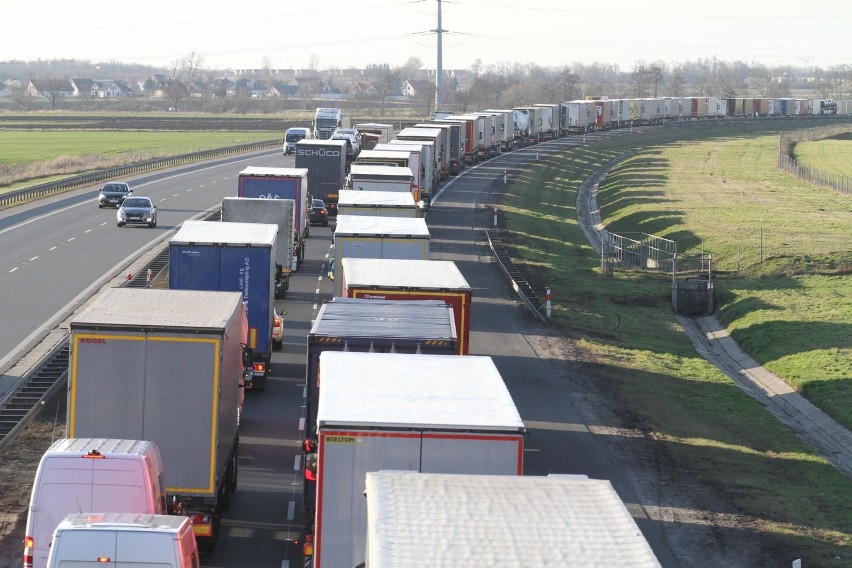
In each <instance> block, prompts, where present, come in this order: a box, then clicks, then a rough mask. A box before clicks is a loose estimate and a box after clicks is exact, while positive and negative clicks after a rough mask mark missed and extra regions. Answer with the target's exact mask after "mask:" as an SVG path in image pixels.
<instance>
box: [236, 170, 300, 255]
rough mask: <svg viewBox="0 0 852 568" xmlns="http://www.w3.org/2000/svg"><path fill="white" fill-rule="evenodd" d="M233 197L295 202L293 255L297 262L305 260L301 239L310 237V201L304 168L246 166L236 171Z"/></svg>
mask: <svg viewBox="0 0 852 568" xmlns="http://www.w3.org/2000/svg"><path fill="white" fill-rule="evenodd" d="M238 178H239V182H238V190H237V197H256V198H259V199H292V200H293V201H295V202H296V211H295V213H296V215H295V217H296V218H295V222H296V228H295V231H293V252H294V254H295V255H296V259H297V260H298V263H299V264H301V263H302V261H303V260H305V239H307V238H308V237H309V236H310V234H311V224H310V211H311V199H310V195H309V194H308V189H309V188H308V169H307V168H263V167H254V166H252V167H247V168H245V169H244V170H243V171H241V172H240V174H239V176H238Z"/></svg>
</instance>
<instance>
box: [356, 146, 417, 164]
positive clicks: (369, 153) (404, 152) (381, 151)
mask: <svg viewBox="0 0 852 568" xmlns="http://www.w3.org/2000/svg"><path fill="white" fill-rule="evenodd" d="M379 146H381V148H379ZM385 146H387V144H376V147H375V148H373V149H372V150H361V153H360V154H358V158H357V159H356V160H355V164H352V165H356V164H364V162H359V161H358V160H361V159H364V158H394V159H396V160H399V159H400V158H403V159H406V160H407V159H408V158H409V157H410V156H411V150H409V149H408V148H400V147H399V145H397V146H396V148H395V149H393V150H391V149H388V148H386V147H385ZM376 148H378V149H376Z"/></svg>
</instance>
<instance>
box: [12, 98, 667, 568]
mask: <svg viewBox="0 0 852 568" xmlns="http://www.w3.org/2000/svg"><path fill="white" fill-rule="evenodd" d="M320 110H323V109H317V111H318V112H317V120H316V122H315V125H314V126H315V127H316V126H317V125H320V124H321V122H320V115H321V114H322V115H323V117H325V115H328V114H329V113H328V112H323V113H320V112H319V111H320ZM327 110H329V109H325V111H327ZM547 110H552V109H547ZM527 111H529V112H527ZM537 112H543V113H544V116H546V115H547V111H536V110H531V109H527V108H520V109H512V110H506V111H502V110H495V111H486V112H481V113H471V114H467V115H451V114H447V115H446V116H440V117H433V119H432V120H431V121H430V122H423V123H417V124H415V125H414V126H412V127H410V128H405V129H403V130H401V131H400V132H398V133H393V132H392V130H390V129H388V128H386V127H388V125H382V124H375V123H364V124H361V125H358V126H362V127H363V128H364V129H365V132H366V131H367V130H368V129H369V134H370V137H371V138H370V139H371V141H372V140H375V145H374V146H373V149H372V150H364V151H362V152H360V154H359V156H358V157H357V158H355V159H354V160H353V161H352V162H351V164H347V162H348V160H347V157H346V142H345V141H342V140H340V141H339V140H334V131H333V130H332V132H331V133H330V134H329V135H328V136H323V135H318V134H319V132H317V133H311V134H306V135H305V136H304V137H303V138H301V139H299V140H297V141H295V142H294V143H293V144H292V152H293V153H294V154H295V159H296V167H295V168H255V167H248V168H245V169H244V170H243V171H242V172H240V174H239V176H238V182H237V190H236V192H235V193H236V195H235V196H233V197H228V198H225V199H223V201H222V205H221V211H222V221H221V222H215V221H186V222H185V223H184V224H183V226H182V227H181V228H180V230H178V232H177V233H176V234H175V235H174V236H173V237H172V239H171V240H170V242H169V280H168V282H169V289H168V290H138V289H124V288H116V289H113V290H110V291H108V292H107V293H105V294H103V295H102V296H101V297H100V298H98V300H97V301H96V302H94V303H93V304H92V305H91V306H90V307H89V308H87V309H86V310H85V311H84V312H82V313H81V314H80V315H79V316H78V317H77V318H76V319H75V320H74V321H73V322H72V323H71V332H72V350H71V361H70V364H69V368H70V370H71V372H70V374H69V381H68V418H67V433H68V436H69V438H68V439H67V440H63V441H61V443H60V442H58V443H57V444H54V446H52V447H51V449H50V450H49V451H48V452H47V453H46V454H45V456H44V458H43V459H42V464H41V465H40V467H39V473H38V474H37V478H36V483H35V485H34V488H33V495H32V497H31V505H30V510H29V511H30V513H29V519H28V524H27V540H26V543H25V544H26V547H25V553H24V554H25V556H24V566H25V567H28V568H32V567H35V568H43V567H44V566H46V565H47V562H49V561H50V554H51V553H50V550H51V542H53V543H54V548H53V550H54V551H56V550H60V549H62V550H68V549H69V547H68V545H67V543H69V542H73V541H74V539H76V538H78V537H77V536H75V533H74V531H75V530H80V527H81V525H85V526H86V527H88V528H90V529H92V530H94V529H95V528H96V527H95V525H98V527H97V528H98V529H99V530H105V527H103V526H101V525H102V523H100V521H101V520H102V519H111V518H112V517H110V516H109V515H120V514H125V513H134V514H137V515H147V516H148V517H145V518H146V519H148V520H147V521H145V523H142V525H141V526H139V527H134V530H135V531H137V532H139V533H146V532H150V531H155V530H160V531H161V532H166V533H168V532H169V531H171V532H170V533H169V534H173V535H178V536H174V537H171V538H172V542H175V543H177V544H176V545H175V549H174V553H171V552H169V553H168V554H169V555H171V556H174V558H175V559H176V560H175V566H179V565H180V566H182V565H184V564H181V562H183V560H181V558H184V557H185V558H189V559H191V558H192V556H193V554H195V552H193V547H191V546H189V545H187V546H183V545H181V544H180V543H181V542H183V541H182V540H181V539H182V538H183V537H180V536H179V535H181V534H186V527H187V526H191V533H192V534H193V535H194V537H193V546H194V543H195V541H196V540H197V542H198V543H199V545H200V547H201V549H207V550H209V549H211V548H212V547H213V546H215V543H216V541H217V539H218V537H219V534H220V531H221V516H222V513H223V512H225V511H226V510H227V509H228V507H229V505H230V503H231V500H232V496H233V493H234V491H236V488H237V477H238V458H239V423H240V416H241V412H242V407H243V403H244V396H245V391H246V390H256V391H262V390H263V389H264V386H265V383H266V379H267V377H268V375H269V374H270V372H271V364H272V354H271V351H272V343H273V342H272V337H271V325H272V321H273V318H274V316H275V315H276V313H277V312H276V310H275V299H276V298H283V297H285V294H286V291H287V289H288V287H289V279H290V278H291V275H292V274H293V273H294V272H296V271H297V270H298V268H299V266H300V264H301V262H302V260H303V259H304V250H305V242H306V239H307V238H308V237H309V235H310V223H309V218H308V210H309V209H308V204H309V203H311V200H312V199H313V198H321V199H324V200H327V201H326V203H328V208H329V210H330V211H331V210H333V211H334V212H335V213H337V219H336V224H335V229H334V233H333V239H334V245H333V249H334V250H333V253H332V256H331V261H330V269H331V272H330V277H331V279H332V280H333V282H334V294H333V295H334V297H333V299H332V300H331V301H329V302H327V303H325V304H323V305H322V306H321V307H320V310H319V313H318V315H317V317H316V319H315V320H314V322H313V324H312V327H311V330H310V332H309V334H308V341H307V353H306V361H307V366H306V369H307V371H306V377H305V387H306V388H305V391H304V392H305V404H304V408H305V425H306V431H305V438H304V439H303V440H302V448H303V450H304V453H305V456H304V457H305V459H304V470H303V471H304V485H303V490H304V521H305V539H304V543H305V544H304V550H303V552H304V556H305V558H306V566H308V565H310V566H312V567H313V568H320V567H321V566H322V565H325V566H327V567H335V566H357V565H359V564H362V563H364V562H366V561H368V559H370V562H373V563H375V565H376V566H381V565H385V564H382V560H381V558H382V554H380V553H379V552H377V548H384V547H377V545H376V543H378V542H380V541H379V540H377V539H380V538H381V537H380V536H378V535H381V534H382V531H383V530H384V531H386V530H388V523H389V522H395V521H393V520H388V518H386V517H385V516H383V513H384V508H383V505H382V503H383V502H384V500H386V499H389V498H394V496H395V495H397V493H396V491H399V489H396V487H397V486H398V487H408V485H406V483H409V482H410V483H411V484H413V487H412V488H406V489H403V490H402V491H404V492H405V495H406V496H407V497H410V494H409V492H412V493H411V494H414V493H413V492H415V491H416V490H417V487H416V486H418V485H419V484H422V483H428V484H439V485H441V484H446V486H447V491H458V490H459V489H458V487H462V488H463V487H465V486H466V485H465V484H467V483H469V481H470V480H475V481H476V482H477V483H478V484H479V485H482V486H484V487H486V488H488V487H490V484H491V483H494V484H496V485H494V487H495V489H494V490H497V488H502V487H503V485H500V484H502V483H505V484H506V486H505V489H499V490H501V491H506V492H511V491H512V489H511V488H513V487H517V488H519V489H518V490H519V491H526V489H522V488H525V487H526V485H522V482H521V481H520V480H522V479H525V478H523V477H522V474H523V452H524V436H525V427H524V423H523V420H522V419H521V417H520V414H519V412H518V410H517V408H516V406H515V404H514V401H513V400H512V398H511V395H510V394H509V391H508V389H507V388H506V385H505V383H504V381H503V379H502V377H501V376H500V373H499V371H498V370H497V368H496V366H495V364H494V362H493V360H492V359H491V358H490V357H484V356H476V355H471V354H470V347H469V343H470V329H471V318H472V313H471V307H472V290H471V287H470V285H469V284H468V283H467V282H466V280H465V279H464V277H463V276H462V274H461V272H460V271H459V269H458V267H457V266H456V264H455V263H454V262H450V261H438V260H432V259H430V248H431V246H430V241H431V236H430V233H429V229H428V227H427V225H426V222H425V219H424V218H423V217H424V214H425V211H426V210H428V205H429V203H430V200H431V196H432V195H433V194H434V192H435V190H436V189H437V184H438V182H439V181H440V180H441V179H446V177H448V176H451V175H457V174H458V173H459V172H460V171H461V170H462V169H463V168H464V167H465V166H466V165H469V164H472V163H475V162H476V161H478V160H480V159H484V158H487V157H488V156H492V155H496V154H497V153H499V152H501V151H505V150H509V149H513V148H515V147H518V146H519V145H522V144H526V143H528V142H529V141H534V140H539V139H544V138H545V137H546V136H548V134H546V132H547V129H544V130H536V131H533V130H532V129H530V128H529V127H528V123H529V121H530V117H533V119H537V117H538V114H536V113H537ZM330 114H332V115H334V116H336V118H334V120H335V121H336V124H338V126H336V127H335V129H338V128H340V124H344V123H346V122H347V120H348V117H347V119H344V118H343V115H338V114H335V113H330ZM525 121H527V122H525ZM322 124H326V123H322ZM510 125H511V126H510ZM519 125H520V126H519ZM285 153H287V150H286V149H285ZM347 171H348V175H346V174H347ZM105 399H108V400H111V401H116V400H117V401H124V404H119V405H106V406H105V405H103V404H102V401H103V400H105ZM174 432H180V433H181V435H179V436H175V435H174ZM70 457H73V458H75V459H73V460H71V459H67V458H70ZM62 458H66V459H64V460H63V459H62ZM78 458H84V459H82V460H80V461H78V460H77V459H78ZM69 464H74V465H73V466H70V465H69ZM118 465H121V467H117V466H118ZM101 470H108V471H110V472H111V473H109V474H103V473H100V471H101ZM125 470H126V471H127V472H128V473H127V475H126V476H125V477H127V476H130V477H132V479H133V480H134V481H133V482H127V481H124V482H122V481H121V480H120V479H119V478H118V477H116V476H118V475H119V474H117V473H115V472H117V471H125ZM386 470H397V471H395V472H393V475H390V476H386V475H385V473H384V472H385V471H386ZM57 472H58V473H57ZM122 475H123V474H122ZM396 475H399V476H402V477H401V479H400V480H397V479H396V477H394V476H396ZM58 476H61V478H62V479H64V480H66V481H65V482H63V483H66V485H64V486H63V488H62V491H65V493H66V494H65V495H62V496H61V497H62V498H61V499H60V498H58V497H55V496H56V495H57V491H58V489H57V486H56V483H57V481H56V480H57V479H58ZM484 476H487V477H488V481H487V482H486V481H485V480H482V477H484ZM557 477H559V476H557ZM67 480H74V481H72V482H70V483H71V485H68V483H69V482H68V481H67ZM575 481H576V480H574V479H571V480H568V482H566V480H564V479H558V480H553V481H550V480H547V481H544V480H542V481H541V482H540V484H541V488H539V487H538V485H536V486H535V487H536V489H535V491H538V493H535V492H533V490H530V492H531V494H542V495H544V494H545V493H547V491H550V490H557V491H562V490H565V491H569V494H570V495H572V498H573V495H574V494H573V493H570V491H575V489H573V488H574V487H580V488H581V489H580V490H585V489H582V487H583V486H582V485H581V484H579V481H577V482H576V483H575ZM587 481H588V480H587ZM606 483H608V482H606ZM74 484H76V485H74ZM458 484H461V485H460V486H459V485H458ZM563 485H566V486H570V487H568V489H565V488H564V487H563ZM442 486H443V485H442ZM74 487H75V489H72V488H74ZM365 487H366V488H367V491H368V493H367V499H366V500H365V499H364V491H365ZM610 489H611V487H610ZM462 490H463V489H462ZM602 491H603V493H606V488H603V490H602ZM75 492H79V493H80V495H81V496H75V495H76V494H75ZM613 493H614V492H613ZM52 496H54V497H52ZM608 498H612V495H611V494H610V495H609V496H608ZM615 500H617V495H615ZM72 502H73V503H74V504H75V505H76V508H75V507H72V506H71V505H70V504H69V503H72ZM619 505H620V507H622V508H623V503H620V501H618V503H615V504H612V506H611V508H610V509H609V510H610V511H615V513H613V520H612V522H613V527H615V528H616V529H618V530H624V531H627V532H628V533H631V531H632V533H631V534H632V536H629V537H628V538H633V539H634V540H635V539H637V536H636V535H639V536H638V540H639V541H641V542H639V547H640V548H641V544H642V542H644V541H643V540H642V538H641V534H640V533H638V530H635V525H630V522H632V519H631V518H630V517H629V514H628V515H627V519H625V518H624V514H622V513H625V512H626V508H624V511H622V510H621V509H620V508H619ZM568 506H570V507H574V508H575V509H576V510H577V513H578V515H583V514H585V515H592V516H594V512H593V508H592V507H590V506H577V505H576V503H574V502H572V503H571V504H569V505H568ZM86 511H93V512H94V513H97V515H95V516H94V517H89V518H88V521H84V520H81V519H80V518H72V517H66V518H65V520H64V521H63V520H62V519H63V516H64V515H66V514H68V513H77V514H79V513H85V512H86ZM165 514H168V515H180V516H183V517H184V520H183V523H180V522H175V523H170V522H168V520H165V521H164V520H163V519H161V518H160V517H162V516H163V515H165ZM505 514H506V515H513V514H516V511H515V510H513V509H511V508H508V509H507V510H506V512H505ZM187 517H188V518H189V520H190V521H191V523H190V525H187V524H186V518H187ZM619 523H620V524H619ZM89 525H91V526H89ZM568 528H571V527H568ZM99 538H100V537H99ZM109 538H111V537H107V538H105V539H104V538H100V540H98V545H97V546H98V547H101V548H97V547H96V548H92V550H96V549H97V550H101V549H103V546H104V545H103V542H101V541H108V540H109ZM96 540H97V539H96ZM60 542H62V543H65V544H63V545H62V546H58V544H59V543H60ZM486 542H487V539H481V541H475V542H469V543H465V546H468V547H472V548H473V547H476V546H484V543H486ZM417 544H418V542H417V538H416V535H412V536H411V540H410V541H405V540H401V541H400V543H399V546H404V547H406V548H405V549H415V548H416V546H417ZM645 545H647V543H645ZM581 548H582V547H581ZM646 548H647V546H646ZM71 549H73V550H75V551H79V550H80V546H71ZM131 550H134V549H133V547H130V548H127V549H126V552H121V553H119V552H118V549H114V550H113V551H112V553H111V554H112V555H119V554H121V555H124V554H128V555H130V554H135V552H131ZM642 550H643V552H644V549H642ZM648 551H650V549H649V548H648ZM593 552H594V554H599V553H600V551H598V550H595V551H593ZM75 553H76V552H75ZM63 554H65V553H64V552H63ZM69 554H70V553H69ZM171 556H170V557H171ZM106 557H107V556H104V558H106ZM651 557H653V555H652V554H651ZM99 558H100V557H99ZM67 559H68V560H78V559H77V558H76V557H74V558H72V556H68V557H67ZM590 559H593V558H592V557H590ZM82 560H85V558H82ZM190 561H191V560H190ZM440 563H441V562H440V561H438V562H436V564H440ZM371 565H372V564H371ZM648 565H653V564H652V563H651V564H648Z"/></svg>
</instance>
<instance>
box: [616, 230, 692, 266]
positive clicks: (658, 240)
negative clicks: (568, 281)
mask: <svg viewBox="0 0 852 568" xmlns="http://www.w3.org/2000/svg"><path fill="white" fill-rule="evenodd" d="M676 254H677V243H675V242H674V241H672V240H670V239H665V238H663V237H658V236H655V235H649V234H648V233H623V234H618V233H612V232H609V231H604V232H601V268H602V270H603V272H604V274H607V275H611V274H612V269H613V267H614V265H618V266H621V267H622V268H633V269H636V270H644V271H653V272H669V271H670V270H671V269H672V260H673V259H674V257H675V255H676Z"/></svg>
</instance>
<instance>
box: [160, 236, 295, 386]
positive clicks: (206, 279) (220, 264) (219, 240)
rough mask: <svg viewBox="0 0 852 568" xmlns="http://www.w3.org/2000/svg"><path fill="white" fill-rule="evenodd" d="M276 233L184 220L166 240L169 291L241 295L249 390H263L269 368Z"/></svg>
mask: <svg viewBox="0 0 852 568" xmlns="http://www.w3.org/2000/svg"><path fill="white" fill-rule="evenodd" d="M277 233H278V226H277V225H273V224H270V223H224V222H218V221H194V220H188V221H184V223H183V225H182V226H181V228H180V230H179V231H178V232H177V233H176V234H175V236H174V237H172V239H171V240H170V241H169V288H170V289H175V290H214V291H216V290H218V291H223V292H230V291H237V292H242V294H243V303H245V304H246V308H247V309H246V311H247V314H248V337H247V345H246V347H247V348H248V349H247V351H250V357H251V363H250V364H251V371H252V373H251V374H250V375H248V376H247V378H246V388H248V389H253V390H263V388H264V386H265V383H266V376H267V375H268V374H269V372H270V367H271V359H272V317H273V309H274V305H275V304H274V302H275V299H274V295H275V270H274V267H275V261H276V258H277V257H276V250H275V239H276V236H277ZM246 364H247V366H248V361H246Z"/></svg>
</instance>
